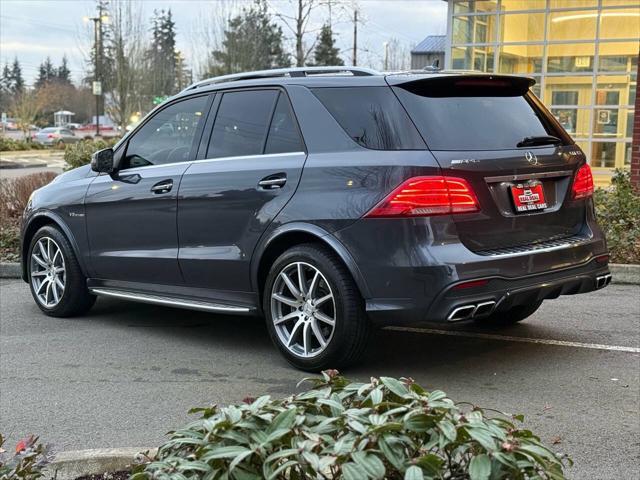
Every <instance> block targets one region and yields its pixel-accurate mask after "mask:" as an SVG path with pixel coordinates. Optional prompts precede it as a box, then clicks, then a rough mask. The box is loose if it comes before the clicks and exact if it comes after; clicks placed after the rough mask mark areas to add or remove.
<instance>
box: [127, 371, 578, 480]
mask: <svg viewBox="0 0 640 480" xmlns="http://www.w3.org/2000/svg"><path fill="white" fill-rule="evenodd" d="M307 380H308V381H310V382H312V384H313V386H312V388H311V389H310V390H307V391H305V392H303V393H300V394H296V395H293V396H291V397H288V398H285V399H282V400H274V399H272V398H270V397H269V396H263V397H260V398H257V399H246V400H245V402H244V403H243V404H240V405H230V406H227V407H217V406H211V407H208V408H201V409H194V410H193V412H198V413H200V414H201V418H200V419H199V420H197V421H194V422H192V423H190V424H188V425H187V426H185V427H184V428H182V429H180V430H177V431H175V432H172V433H171V434H170V435H171V437H170V440H168V441H167V443H165V444H164V445H163V446H162V447H160V449H159V450H158V453H157V455H156V456H155V458H153V459H151V461H150V462H149V463H147V464H146V465H143V466H140V467H138V468H137V471H136V472H135V473H134V474H133V476H132V478H131V480H152V479H153V480H178V479H180V480H185V479H200V478H202V479H207V480H214V479H236V480H245V479H246V480H249V479H256V480H257V479H265V478H266V479H288V480H296V479H314V480H315V479H346V480H366V479H406V480H419V479H460V480H462V479H471V480H495V479H562V478H564V475H563V468H564V465H565V463H569V462H570V460H568V459H566V458H564V457H563V456H561V455H558V454H556V453H554V452H553V451H552V450H551V449H550V448H549V447H547V446H545V445H543V444H542V443H541V442H540V439H539V438H538V437H536V436H535V435H534V434H533V433H532V432H530V431H529V430H526V429H524V428H521V427H519V426H517V424H519V423H521V422H522V420H523V419H522V417H519V416H516V417H511V416H507V415H504V414H500V413H497V412H496V413H492V414H491V415H489V414H488V413H487V412H488V411H485V410H482V409H481V408H478V407H476V406H474V405H471V404H468V403H455V402H454V401H453V400H451V399H449V398H448V397H447V395H446V394H445V393H444V392H441V391H438V390H435V391H431V392H427V391H426V390H425V389H423V388H422V387H421V386H420V385H418V384H416V383H415V382H413V381H412V380H411V379H399V380H398V379H395V378H390V377H381V378H379V379H377V378H372V379H371V382H369V383H352V382H350V381H349V380H347V379H346V378H344V377H341V376H339V375H338V373H337V372H336V371H327V372H323V377H322V378H320V379H318V378H315V379H307Z"/></svg>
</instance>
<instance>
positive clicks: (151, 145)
mask: <svg viewBox="0 0 640 480" xmlns="http://www.w3.org/2000/svg"><path fill="white" fill-rule="evenodd" d="M206 105H207V97H206V96H200V97H193V98H189V99H186V100H183V101H181V102H177V103H174V104H173V105H170V106H168V107H167V108H165V109H163V110H161V111H160V112H158V113H157V114H156V115H154V116H153V118H151V120H149V121H148V122H146V123H145V124H144V125H143V126H142V128H140V130H138V131H137V132H136V133H135V134H134V135H133V137H131V139H130V140H129V144H128V146H127V151H126V156H125V158H124V163H123V168H134V167H144V166H147V165H163V164H166V163H175V162H186V161H188V160H190V159H191V158H190V153H191V146H192V144H193V140H194V138H195V135H196V131H197V130H198V126H199V125H200V122H202V121H203V118H204V110H205V108H206Z"/></svg>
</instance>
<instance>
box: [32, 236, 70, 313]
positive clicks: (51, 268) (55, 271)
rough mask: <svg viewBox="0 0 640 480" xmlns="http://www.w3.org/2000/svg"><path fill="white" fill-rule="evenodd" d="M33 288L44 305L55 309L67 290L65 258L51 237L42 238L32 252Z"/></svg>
mask: <svg viewBox="0 0 640 480" xmlns="http://www.w3.org/2000/svg"><path fill="white" fill-rule="evenodd" d="M30 268H31V270H30V271H31V286H32V287H33V291H34V292H35V297H36V299H37V300H38V302H40V303H41V304H42V305H44V306H45V307H47V308H53V307H55V306H56V305H58V303H60V300H61V299H62V296H63V295H64V289H65V282H66V277H65V265H64V256H63V255H62V250H61V249H60V246H59V245H58V244H57V243H56V242H55V240H53V239H52V238H51V237H42V238H40V239H39V240H38V241H37V242H36V244H35V245H34V246H33V250H32V251H31V261H30Z"/></svg>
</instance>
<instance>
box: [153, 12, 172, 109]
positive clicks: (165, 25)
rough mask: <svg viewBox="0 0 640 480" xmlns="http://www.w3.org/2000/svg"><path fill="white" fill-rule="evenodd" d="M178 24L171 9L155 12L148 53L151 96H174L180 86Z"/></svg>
mask: <svg viewBox="0 0 640 480" xmlns="http://www.w3.org/2000/svg"><path fill="white" fill-rule="evenodd" d="M175 27H176V24H175V22H174V21H173V16H172V14H171V9H169V10H167V11H166V12H165V11H164V10H160V11H157V10H155V11H154V16H153V18H152V27H151V47H150V48H149V51H148V52H147V64H148V70H149V72H148V74H149V79H150V87H149V94H150V95H151V96H153V97H155V96H168V95H173V94H174V93H175V91H176V85H177V84H178V82H177V79H176V74H177V60H178V58H177V55H176V28H175Z"/></svg>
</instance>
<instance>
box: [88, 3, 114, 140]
mask: <svg viewBox="0 0 640 480" xmlns="http://www.w3.org/2000/svg"><path fill="white" fill-rule="evenodd" d="M84 20H85V22H88V21H92V22H93V36H94V50H95V51H94V66H93V68H94V74H93V95H94V96H95V97H96V137H99V136H100V99H101V98H102V82H101V81H100V78H101V72H100V54H101V53H102V23H103V22H107V21H108V20H109V17H107V16H106V15H104V14H103V11H102V4H99V5H98V16H97V17H84Z"/></svg>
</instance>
